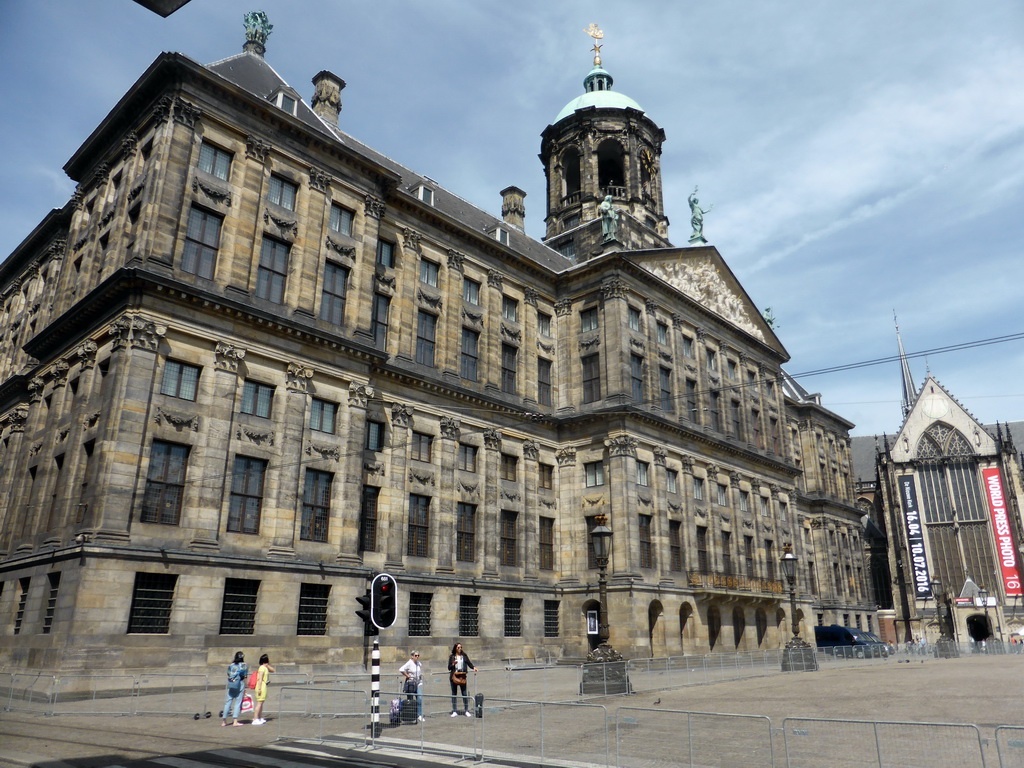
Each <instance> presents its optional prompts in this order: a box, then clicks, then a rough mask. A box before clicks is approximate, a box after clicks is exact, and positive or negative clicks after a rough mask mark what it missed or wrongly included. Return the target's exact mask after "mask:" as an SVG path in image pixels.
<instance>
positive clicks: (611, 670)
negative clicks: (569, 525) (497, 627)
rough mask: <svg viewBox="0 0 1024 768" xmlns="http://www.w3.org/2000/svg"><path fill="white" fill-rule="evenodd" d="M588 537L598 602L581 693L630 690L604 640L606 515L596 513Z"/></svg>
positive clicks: (608, 547) (618, 658)
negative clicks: (594, 641) (594, 644)
mask: <svg viewBox="0 0 1024 768" xmlns="http://www.w3.org/2000/svg"><path fill="white" fill-rule="evenodd" d="M594 522H596V523H597V525H595V526H594V527H593V528H592V529H591V531H590V537H591V540H592V541H593V543H594V560H595V561H596V562H597V569H598V576H597V590H598V600H599V601H600V603H599V605H598V607H597V608H598V610H597V640H598V644H597V647H596V648H594V650H592V651H591V652H590V653H588V654H587V664H585V665H584V667H583V680H582V682H581V686H580V692H581V693H605V694H609V693H630V692H631V689H630V686H629V677H628V676H627V674H626V662H625V661H624V660H623V658H622V654H620V653H619V652H618V651H616V650H615V649H614V648H612V646H611V644H610V643H609V642H608V635H609V631H608V557H609V555H610V554H611V539H612V531H611V528H609V527H608V526H607V525H605V523H606V522H607V517H605V516H604V515H599V516H598V517H597V519H596V520H595V521H594Z"/></svg>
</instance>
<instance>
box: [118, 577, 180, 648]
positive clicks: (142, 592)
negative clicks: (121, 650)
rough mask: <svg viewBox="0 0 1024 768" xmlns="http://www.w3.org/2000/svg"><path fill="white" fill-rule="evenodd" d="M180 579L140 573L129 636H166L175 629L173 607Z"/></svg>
mask: <svg viewBox="0 0 1024 768" xmlns="http://www.w3.org/2000/svg"><path fill="white" fill-rule="evenodd" d="M177 583H178V576H177V575H176V574H173V573H136V574H135V587H134V588H133V589H132V607H131V609H130V610H129V612H128V634H129V635H166V634H167V633H168V632H169V631H170V629H171V604H172V603H173V602H174V588H175V586H176V585H177Z"/></svg>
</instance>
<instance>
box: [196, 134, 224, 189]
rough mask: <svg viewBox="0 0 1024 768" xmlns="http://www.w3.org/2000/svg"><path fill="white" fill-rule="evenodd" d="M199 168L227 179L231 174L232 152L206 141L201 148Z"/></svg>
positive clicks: (219, 177)
mask: <svg viewBox="0 0 1024 768" xmlns="http://www.w3.org/2000/svg"><path fill="white" fill-rule="evenodd" d="M199 170H200V171H203V172H204V173H209V174H211V175H213V176H216V177H217V178H218V179H223V180H224V181H227V180H228V176H229V175H230V174H231V153H230V152H227V151H226V150H223V149H221V148H220V147H215V146H214V145H213V144H209V143H207V142H205V141H204V142H203V144H202V146H201V147H200V148H199Z"/></svg>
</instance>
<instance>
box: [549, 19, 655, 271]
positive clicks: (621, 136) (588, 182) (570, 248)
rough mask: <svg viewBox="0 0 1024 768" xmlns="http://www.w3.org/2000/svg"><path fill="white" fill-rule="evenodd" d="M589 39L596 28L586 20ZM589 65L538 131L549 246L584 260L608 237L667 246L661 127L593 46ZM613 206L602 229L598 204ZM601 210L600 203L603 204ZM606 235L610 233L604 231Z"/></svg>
mask: <svg viewBox="0 0 1024 768" xmlns="http://www.w3.org/2000/svg"><path fill="white" fill-rule="evenodd" d="M588 33H589V34H590V35H591V36H592V37H594V38H595V40H597V39H600V38H601V37H603V33H601V31H600V30H598V29H597V28H596V27H594V26H593V25H592V28H591V29H590V30H588ZM593 50H594V68H593V69H591V70H590V72H589V73H588V74H587V76H586V77H585V78H584V80H583V89H584V92H583V95H582V96H578V97H576V98H575V99H573V100H572V101H570V102H569V103H568V104H566V105H565V106H564V107H563V108H562V110H561V111H560V112H559V113H558V115H556V116H555V119H554V121H553V122H552V123H551V125H549V126H548V127H547V128H545V129H544V132H543V133H542V134H541V151H540V159H541V162H543V163H544V170H545V174H546V176H547V182H548V189H547V195H548V200H547V218H546V219H545V221H546V223H547V231H546V233H545V236H544V239H545V241H546V242H547V244H548V245H550V246H551V247H552V248H555V249H556V250H558V251H560V252H561V253H562V254H563V255H565V256H568V257H570V258H575V259H576V260H578V261H585V260H587V259H589V258H591V257H592V256H593V255H595V254H597V253H601V252H602V251H604V250H606V249H607V248H608V247H609V242H611V241H613V240H614V241H615V242H616V243H617V245H618V246H619V247H620V248H624V249H627V250H633V249H638V248H658V247H665V246H668V245H670V243H669V241H668V219H667V218H666V216H665V207H664V200H663V197H662V188H661V145H662V143H663V142H664V141H665V132H664V131H663V130H662V129H661V128H659V127H658V126H657V125H656V124H655V123H654V121H652V120H651V119H650V118H649V117H647V115H646V114H645V113H644V110H643V108H641V106H640V105H639V104H637V103H636V102H635V101H633V99H631V98H629V96H626V95H625V94H623V93H619V92H618V91H613V90H612V83H613V80H612V76H611V74H609V72H608V71H607V70H606V69H604V67H603V66H602V64H601V46H600V45H597V44H596V43H595V45H594V48H593ZM608 196H611V200H610V201H608V202H609V203H610V204H611V205H612V206H614V209H615V214H617V216H616V225H615V227H614V232H612V233H610V232H609V231H608V227H606V226H605V227H602V223H601V218H602V215H601V214H602V211H601V207H600V206H601V204H602V202H603V201H605V200H606V198H607V197H608ZM605 207H606V208H607V205H606V206H605ZM610 234H611V235H612V236H609V235H610Z"/></svg>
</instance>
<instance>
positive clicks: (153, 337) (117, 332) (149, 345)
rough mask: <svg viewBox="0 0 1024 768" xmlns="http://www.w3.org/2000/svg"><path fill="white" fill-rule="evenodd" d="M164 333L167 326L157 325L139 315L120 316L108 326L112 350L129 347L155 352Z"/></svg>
mask: <svg viewBox="0 0 1024 768" xmlns="http://www.w3.org/2000/svg"><path fill="white" fill-rule="evenodd" d="M165 333H167V326H165V325H157V324H156V323H154V322H153V321H152V320H148V319H147V318H145V317H142V316H141V315H121V316H120V317H119V318H117V319H116V320H114V322H112V323H111V324H110V335H111V336H113V337H114V344H113V347H114V349H123V348H125V347H130V348H132V349H145V350H148V351H150V352H155V351H156V348H157V345H159V343H160V339H162V338H163V337H164V334H165Z"/></svg>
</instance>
